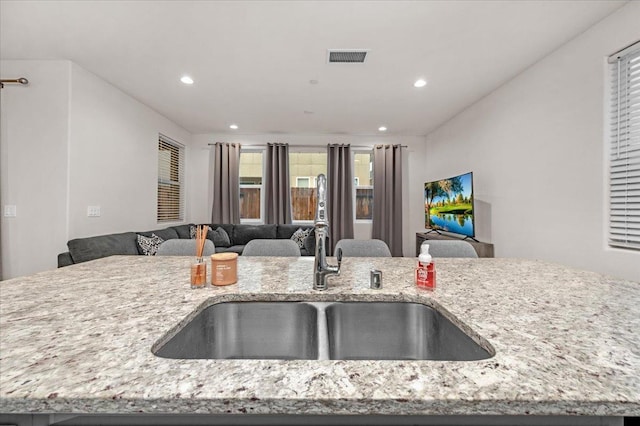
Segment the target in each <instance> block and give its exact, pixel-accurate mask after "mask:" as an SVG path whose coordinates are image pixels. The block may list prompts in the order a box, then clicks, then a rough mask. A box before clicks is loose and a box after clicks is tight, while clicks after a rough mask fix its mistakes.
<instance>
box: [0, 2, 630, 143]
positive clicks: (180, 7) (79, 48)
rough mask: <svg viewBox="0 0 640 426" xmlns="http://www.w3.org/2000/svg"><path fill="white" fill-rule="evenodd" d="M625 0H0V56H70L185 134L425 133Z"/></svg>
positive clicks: (28, 57)
mask: <svg viewBox="0 0 640 426" xmlns="http://www.w3.org/2000/svg"><path fill="white" fill-rule="evenodd" d="M624 3H625V1H612V0H606V1H573V0H572V1H560V0H558V1H422V2H421V1H407V2H405V1H70V2H66V1H51V0H50V1H33V2H31V1H4V0H3V1H2V2H1V5H0V7H1V9H0V14H1V21H0V58H1V59H69V60H71V61H73V62H75V63H77V64H79V65H80V66H82V67H83V68H85V69H87V70H89V71H92V72H93V73H95V74H97V75H99V76H100V77H102V78H103V79H105V80H107V81H109V82H110V83H112V84H113V85H115V86H117V87H119V88H120V89H121V90H123V91H124V92H126V93H128V94H130V95H131V96H133V97H134V98H136V99H138V100H140V101H141V102H143V103H144V104H146V105H148V106H150V107H151V108H153V109H154V110H156V111H158V112H160V113H161V114H163V115H164V116H166V117H168V118H169V119H171V120H172V121H174V122H175V123H177V124H179V125H181V126H183V127H184V128H185V129H187V130H188V131H190V132H191V133H194V134H200V133H212V132H215V133H232V132H234V131H233V130H230V129H229V127H228V126H229V125H230V124H231V123H237V124H238V126H239V130H237V131H235V132H239V133H242V134H251V133H300V134H342V133H344V134H358V135H372V134H377V129H378V127H379V126H381V125H386V126H387V127H388V128H389V130H388V133H389V134H397V135H424V134H427V133H428V132H429V131H430V130H432V129H434V128H435V127H436V126H438V125H439V124H441V123H443V122H444V121H446V120H448V119H449V118H451V117H452V116H454V115H455V114H456V113H458V112H460V111H461V110H462V109H464V108H465V107H466V106H468V105H470V104H472V103H473V102H475V101H477V100H478V99H479V98H481V97H482V96H484V95H486V94H488V93H489V92H491V91H492V90H494V89H495V88H497V87H498V86H500V85H501V84H503V83H504V82H505V81H507V80H509V79H511V78H513V77H514V76H515V75H517V74H518V73H519V72H521V71H522V70H524V69H525V68H526V67H528V66H530V65H531V64H533V63H535V62H536V61H538V60H539V59H541V58H542V57H544V56H545V55H547V54H548V53H549V52H551V51H553V50H554V49H556V48H558V47H559V46H561V45H562V44H563V43H565V42H567V41H568V40H570V39H571V38H573V37H575V36H576V35H577V34H579V33H581V32H582V31H584V30H586V29H587V28H589V27H590V26H592V25H593V24H594V23H596V22H598V21H599V20H601V19H602V18H604V17H605V16H607V15H608V14H610V13H612V12H613V11H615V10H616V9H618V8H619V7H621V6H622V5H623V4H624ZM328 48H366V49H370V53H369V57H368V59H367V61H366V63H365V64H328V63H327V61H326V55H327V53H326V51H327V49H328ZM183 74H189V75H191V76H192V77H193V79H194V80H195V84H193V85H192V86H185V85H184V84H182V83H181V82H180V81H179V79H180V77H181V76H182V75H183ZM2 77H3V78H14V77H16V76H2ZM25 77H27V78H28V77H29V76H28V75H26V76H25ZM418 77H424V78H426V79H427V80H428V82H429V83H428V85H427V86H426V87H424V88H422V89H416V88H414V87H413V82H414V81H415V80H416V79H417V78H418ZM310 80H317V81H318V83H317V84H310V82H309V81H310ZM305 110H306V111H312V112H313V113H312V114H308V113H304V111H305Z"/></svg>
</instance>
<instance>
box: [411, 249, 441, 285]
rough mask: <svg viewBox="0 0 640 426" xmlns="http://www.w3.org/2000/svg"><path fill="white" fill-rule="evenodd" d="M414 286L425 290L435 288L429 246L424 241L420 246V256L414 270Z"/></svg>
mask: <svg viewBox="0 0 640 426" xmlns="http://www.w3.org/2000/svg"><path fill="white" fill-rule="evenodd" d="M416 285H417V286H418V287H419V288H424V289H427V290H434V289H435V288H436V266H435V265H434V263H433V259H432V258H431V255H430V254H429V244H427V243H426V241H425V242H424V243H422V245H421V246H420V256H418V267H417V268H416Z"/></svg>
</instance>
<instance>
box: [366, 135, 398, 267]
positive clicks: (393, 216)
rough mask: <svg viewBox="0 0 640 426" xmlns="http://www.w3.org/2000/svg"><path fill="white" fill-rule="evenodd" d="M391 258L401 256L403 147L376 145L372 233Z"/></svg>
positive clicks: (374, 154) (374, 151)
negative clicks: (389, 251) (386, 247)
mask: <svg viewBox="0 0 640 426" xmlns="http://www.w3.org/2000/svg"><path fill="white" fill-rule="evenodd" d="M371 236H372V238H376V239H379V240H382V241H384V242H385V243H387V245H388V246H389V249H390V250H391V255H392V256H402V147H401V146H400V145H376V147H375V148H374V150H373V232H372V235H371Z"/></svg>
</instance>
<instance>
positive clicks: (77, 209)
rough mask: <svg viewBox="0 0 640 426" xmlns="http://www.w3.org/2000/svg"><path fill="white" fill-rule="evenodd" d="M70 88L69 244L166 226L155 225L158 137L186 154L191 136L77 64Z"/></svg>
mask: <svg viewBox="0 0 640 426" xmlns="http://www.w3.org/2000/svg"><path fill="white" fill-rule="evenodd" d="M71 83H72V84H71V104H70V117H71V119H70V123H71V125H70V157H69V160H70V173H69V194H70V196H69V239H71V238H77V237H87V236H91V235H100V234H106V233H113V232H126V231H135V230H138V231H141V230H146V229H157V228H162V227H165V226H167V224H162V225H158V224H157V221H156V202H157V183H158V133H162V134H164V135H165V136H168V137H170V138H172V139H174V140H176V141H178V142H180V143H182V144H184V145H185V146H186V148H187V150H188V149H189V145H190V143H191V134H190V133H188V132H187V131H186V130H184V129H182V128H181V127H179V126H177V125H176V124H174V123H173V122H171V121H169V120H168V119H167V118H165V117H163V116H161V115H160V114H158V113H157V112H155V111H153V110H152V109H150V108H149V107H147V106H146V105H144V104H142V103H140V102H138V101H137V100H135V99H133V98H132V97H130V96H129V95H127V94H125V93H124V92H121V91H120V90H118V89H116V88H115V87H114V86H112V85H111V84H109V83H107V82H106V81H104V80H102V79H101V78H99V77H97V76H96V75H95V74H92V73H90V72H88V71H86V70H85V69H83V68H81V67H79V66H78V65H76V64H72V67H71ZM90 205H91V206H93V205H98V206H100V209H101V216H100V217H87V207H88V206H90ZM187 217H188V213H187Z"/></svg>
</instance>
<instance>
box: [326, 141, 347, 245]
mask: <svg viewBox="0 0 640 426" xmlns="http://www.w3.org/2000/svg"><path fill="white" fill-rule="evenodd" d="M327 211H328V213H329V214H328V216H329V245H328V248H329V250H328V251H329V253H328V254H333V248H334V247H335V246H336V244H337V243H338V241H340V240H341V239H343V238H353V170H352V169H351V147H350V146H349V145H338V144H334V145H328V146H327Z"/></svg>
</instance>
